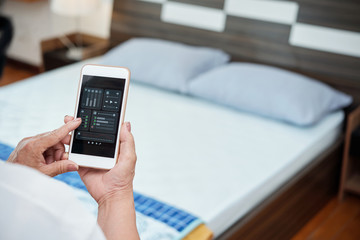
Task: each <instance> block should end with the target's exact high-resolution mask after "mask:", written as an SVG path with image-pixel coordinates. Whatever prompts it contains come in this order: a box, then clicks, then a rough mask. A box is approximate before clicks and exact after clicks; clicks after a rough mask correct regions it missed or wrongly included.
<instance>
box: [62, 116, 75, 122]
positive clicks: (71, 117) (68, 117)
mask: <svg viewBox="0 0 360 240" xmlns="http://www.w3.org/2000/svg"><path fill="white" fill-rule="evenodd" d="M72 120H74V117H73V116H68V115H66V116H65V117H64V123H68V122H70V121H72Z"/></svg>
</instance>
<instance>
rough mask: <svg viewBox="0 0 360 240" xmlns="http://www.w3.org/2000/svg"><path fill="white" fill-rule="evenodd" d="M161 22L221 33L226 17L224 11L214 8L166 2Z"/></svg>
mask: <svg viewBox="0 0 360 240" xmlns="http://www.w3.org/2000/svg"><path fill="white" fill-rule="evenodd" d="M161 20H162V21H164V22H169V23H175V24H181V25H186V26H190V27H198V28H202V29H207V30H212V31H216V32H222V31H224V28H225V20H226V15H225V13H224V11H222V10H220V9H216V8H209V7H203V6H197V5H193V4H187V3H178V2H167V3H165V4H164V5H163V7H162V11H161Z"/></svg>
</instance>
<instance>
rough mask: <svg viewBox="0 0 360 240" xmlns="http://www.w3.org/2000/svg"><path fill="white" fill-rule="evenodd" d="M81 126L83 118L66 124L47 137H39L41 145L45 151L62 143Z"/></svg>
mask: <svg viewBox="0 0 360 240" xmlns="http://www.w3.org/2000/svg"><path fill="white" fill-rule="evenodd" d="M80 124H81V118H77V119H74V120H72V121H70V122H68V123H66V124H65V125H63V126H61V127H60V128H58V129H56V130H54V131H52V132H50V133H48V134H46V135H43V136H41V137H39V145H40V146H41V147H42V148H43V149H47V148H49V147H51V146H53V145H55V144H57V143H59V142H61V140H62V139H64V138H65V137H66V136H67V135H68V134H69V132H71V131H73V130H75V129H76V128H78V127H79V126H80Z"/></svg>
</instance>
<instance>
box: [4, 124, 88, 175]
mask: <svg viewBox="0 0 360 240" xmlns="http://www.w3.org/2000/svg"><path fill="white" fill-rule="evenodd" d="M80 123H81V118H78V119H75V120H74V119H73V120H72V121H68V122H67V123H66V124H65V125H63V126H62V127H60V128H58V129H56V130H54V131H51V132H47V133H43V134H39V135H37V136H34V137H28V138H24V139H23V140H21V141H20V143H19V144H18V145H17V146H16V148H15V150H14V151H13V152H12V153H11V154H10V157H9V159H8V160H7V161H8V162H12V163H18V164H22V165H26V166H29V167H32V168H35V169H37V170H39V171H40V172H42V173H44V174H46V175H49V176H52V177H53V176H56V175H58V174H61V173H65V172H70V171H77V170H78V168H79V167H78V165H77V164H76V163H74V162H72V161H69V160H66V159H67V157H66V155H65V154H64V153H65V146H64V144H67V145H68V144H69V142H70V135H69V133H70V132H71V131H73V130H75V129H76V128H78V127H79V126H80Z"/></svg>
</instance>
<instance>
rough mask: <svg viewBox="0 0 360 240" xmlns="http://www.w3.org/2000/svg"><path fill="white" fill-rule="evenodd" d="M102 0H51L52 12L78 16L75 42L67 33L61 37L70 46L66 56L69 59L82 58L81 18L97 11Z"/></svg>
mask: <svg viewBox="0 0 360 240" xmlns="http://www.w3.org/2000/svg"><path fill="white" fill-rule="evenodd" d="M99 4H100V0H51V2H50V9H51V11H52V12H54V13H56V14H58V15H62V16H67V17H75V18H76V30H77V33H78V34H77V39H76V42H75V44H76V45H75V44H74V43H73V42H72V41H70V40H69V39H68V38H67V37H66V36H65V35H64V36H62V37H60V38H59V39H60V41H61V42H62V43H63V44H64V45H65V46H66V47H67V48H68V51H67V53H66V56H67V57H68V58H69V59H74V60H81V59H82V39H81V34H79V30H80V20H81V17H82V16H86V15H89V14H91V13H92V12H95V10H96V9H98V8H99Z"/></svg>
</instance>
